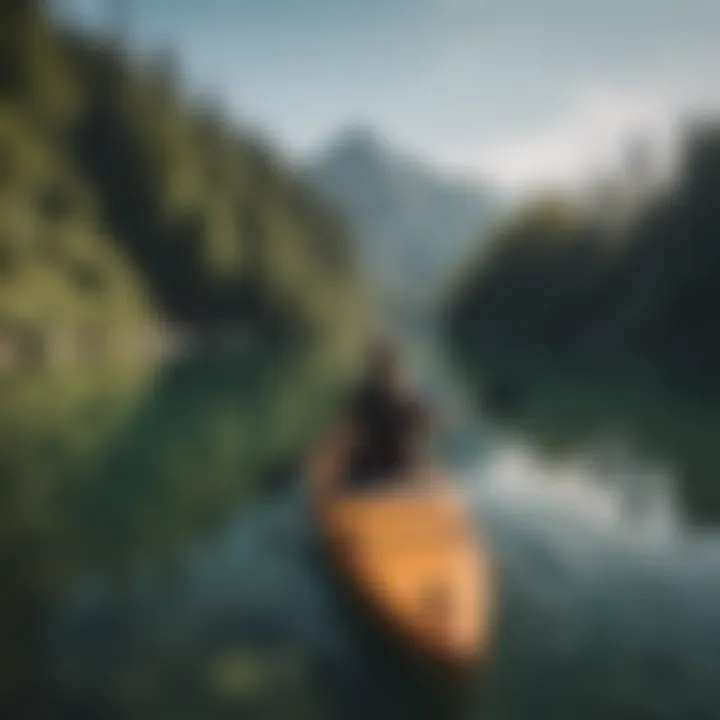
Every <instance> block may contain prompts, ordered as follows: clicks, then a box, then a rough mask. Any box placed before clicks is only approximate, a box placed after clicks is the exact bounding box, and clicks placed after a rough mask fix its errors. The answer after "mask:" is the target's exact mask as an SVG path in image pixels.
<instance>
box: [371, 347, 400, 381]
mask: <svg viewBox="0 0 720 720" xmlns="http://www.w3.org/2000/svg"><path fill="white" fill-rule="evenodd" d="M368 374H369V375H370V377H371V378H372V380H373V381H374V382H376V383H378V384H380V385H383V386H386V387H392V388H394V389H400V388H402V387H403V386H404V384H405V376H404V372H403V367H402V362H401V360H400V356H399V354H398V353H397V351H396V350H395V349H394V348H393V347H392V346H391V345H389V344H388V343H385V342H378V343H376V344H375V345H374V346H373V347H372V348H371V350H370V356H369V369H368Z"/></svg>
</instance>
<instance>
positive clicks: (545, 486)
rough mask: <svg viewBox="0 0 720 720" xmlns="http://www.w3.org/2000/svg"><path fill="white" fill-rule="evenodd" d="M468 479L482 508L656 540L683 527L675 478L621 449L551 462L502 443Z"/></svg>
mask: <svg viewBox="0 0 720 720" xmlns="http://www.w3.org/2000/svg"><path fill="white" fill-rule="evenodd" d="M467 480H468V482H469V483H470V484H471V486H472V485H475V487H474V488H473V492H474V493H478V501H480V502H482V503H483V504H490V505H500V506H502V505H503V504H505V505H512V506H513V507H515V508H516V509H518V508H522V509H523V510H525V511H527V510H536V511H544V512H546V513H551V514H552V515H553V516H556V515H560V516H563V515H564V516H566V518H567V520H568V521H570V522H572V521H574V522H579V523H582V524H583V525H584V526H585V528H586V529H589V528H592V529H594V530H602V529H605V530H607V531H611V532H613V533H618V532H622V533H624V534H628V535H633V536H635V537H639V536H650V537H652V538H655V539H657V538H660V537H672V536H674V535H675V534H676V533H677V532H678V531H679V530H680V529H681V527H682V524H683V518H682V515H681V512H680V510H679V508H678V504H677V498H676V494H675V490H676V486H675V479H674V477H673V476H672V475H671V474H670V473H669V472H668V471H667V470H665V469H664V468H661V467H656V466H654V465H652V464H650V463H643V462H641V461H639V460H638V459H636V458H632V457H631V456H630V455H629V454H628V453H627V452H626V451H624V450H623V449H622V446H615V447H612V446H611V447H608V448H604V449H598V448H595V449H594V450H588V451H584V452H582V451H581V452H577V453H576V454H575V455H574V456H572V457H569V458H567V457H566V458H562V459H558V460H556V461H550V460H548V459H546V458H545V457H543V456H541V455H540V454H539V453H538V452H537V451H536V450H534V449H533V448H532V447H531V446H529V445H525V444H521V443H518V442H515V443H513V442H505V443H501V444H499V445H498V446H497V447H495V448H494V449H493V450H492V451H491V452H490V454H489V455H488V457H487V458H485V459H483V460H482V461H481V462H480V463H479V465H478V466H476V468H475V469H474V470H473V471H472V472H471V473H470V477H469V478H467Z"/></svg>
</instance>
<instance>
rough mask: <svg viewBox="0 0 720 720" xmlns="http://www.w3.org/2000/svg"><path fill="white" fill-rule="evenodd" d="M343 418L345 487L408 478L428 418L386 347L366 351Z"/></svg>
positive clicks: (418, 454)
mask: <svg viewBox="0 0 720 720" xmlns="http://www.w3.org/2000/svg"><path fill="white" fill-rule="evenodd" d="M346 419H347V421H348V424H349V426H350V428H351V431H352V434H353V442H352V445H351V450H350V459H349V462H348V471H347V483H348V484H349V486H350V488H351V489H354V490H364V489H370V488H377V487H382V486H387V485H391V484H396V483H398V482H402V481H403V480H407V479H408V478H410V477H411V476H412V474H413V473H412V470H413V469H414V468H416V467H417V465H418V463H419V461H420V460H421V455H422V448H421V446H422V442H423V440H424V438H425V435H426V433H427V431H428V430H429V428H430V426H431V424H432V416H431V413H430V410H429V408H428V407H427V406H426V405H425V404H424V403H423V401H422V400H421V399H420V398H419V397H418V395H417V393H416V392H415V391H414V389H413V388H412V387H411V384H410V383H409V381H408V378H407V376H406V374H405V371H404V368H403V367H402V364H401V362H400V359H399V357H398V355H397V354H396V353H395V352H394V351H393V350H392V348H390V347H389V346H386V345H381V346H378V347H376V348H375V349H374V351H373V352H372V355H371V360H370V365H369V369H368V371H367V372H366V375H365V378H364V379H363V381H362V382H361V384H360V386H359V387H358V388H357V390H356V391H355V393H354V395H353V396H352V398H351V399H350V402H349V405H348V408H347V418H346Z"/></svg>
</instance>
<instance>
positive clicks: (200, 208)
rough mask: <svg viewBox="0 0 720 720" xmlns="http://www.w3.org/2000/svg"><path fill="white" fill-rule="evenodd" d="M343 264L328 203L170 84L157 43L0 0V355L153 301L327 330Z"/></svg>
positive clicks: (93, 335) (126, 316) (85, 334)
mask: <svg viewBox="0 0 720 720" xmlns="http://www.w3.org/2000/svg"><path fill="white" fill-rule="evenodd" d="M351 265H352V262H351V259H350V258H349V257H348V253H347V251H346V246H345V242H344V238H343V231H342V228H341V226H340V224H339V222H338V221H336V219H335V218H334V217H333V215H332V214H331V213H329V212H328V211H326V210H325V209H324V208H323V207H321V206H320V205H319V204H318V203H317V202H315V200H314V199H313V198H312V197H311V196H310V195H309V194H308V193H307V192H306V190H305V188H304V187H303V185H302V184H301V182H300V181H298V180H297V179H295V178H294V177H293V176H292V175H291V173H290V172H289V171H288V170H287V169H285V168H284V167H282V166H281V164H280V163H279V162H278V160H277V159H276V158H275V157H274V156H273V154H272V153H271V152H270V151H269V150H268V149H267V148H266V147H264V146H263V145H262V144H261V143H259V142H257V141H255V140H253V139H252V138H248V137H245V136H243V135H241V134H239V133H238V132H236V131H234V130H233V129H232V127H231V125H230V123H228V122H227V120H226V118H225V117H224V116H223V113H222V111H221V110H219V109H216V108H207V107H198V106H197V104H195V105H193V103H191V102H189V101H188V100H186V99H185V98H184V96H183V89H182V83H181V80H180V79H179V78H178V77H177V72H176V71H175V69H174V67H173V62H172V59H171V58H162V59H155V60H145V61H143V62H142V63H140V62H139V61H134V60H131V59H130V58H129V57H128V56H127V55H126V54H125V53H124V52H123V51H122V50H121V49H119V48H118V47H117V46H115V45H114V44H113V43H112V42H110V41H108V40H103V41H91V40H90V39H88V38H80V37H77V36H74V35H71V34H70V32H69V31H67V30H63V31H61V30H59V29H58V28H56V27H55V26H54V25H53V24H52V23H51V21H50V20H49V19H48V17H47V13H46V11H45V9H44V7H43V3H41V2H39V0H8V1H6V2H3V4H2V5H1V6H0V274H1V276H2V282H1V283H0V356H1V355H3V352H4V353H5V354H7V353H8V352H9V351H10V350H14V349H15V348H20V349H21V350H22V351H23V352H26V353H27V352H29V351H34V352H36V353H41V352H45V351H47V349H48V347H47V346H50V347H52V346H53V345H54V344H57V343H56V341H57V339H58V338H59V337H65V338H67V337H68V336H69V337H72V338H73V344H74V345H75V346H77V345H78V342H79V340H78V339H79V338H83V341H82V342H83V343H84V347H88V346H91V345H98V344H103V343H105V342H107V341H108V339H109V338H110V337H111V336H115V335H122V336H123V337H127V335H128V334H131V333H132V332H134V331H135V330H137V329H138V328H141V327H147V326H148V325H150V324H154V323H155V322H156V320H157V319H158V318H159V319H162V320H166V321H169V322H170V323H177V324H182V325H185V326H187V325H190V326H192V327H193V328H195V329H198V328H206V327H207V326H216V325H218V324H221V325H223V326H232V327H235V326H236V325H242V326H243V327H245V328H246V329H248V328H252V329H253V330H254V331H255V336H259V335H262V336H263V337H265V336H273V337H275V336H283V337H290V336H291V337H293V338H305V339H307V338H312V339H318V338H322V337H328V336H330V335H333V334H334V332H335V330H336V329H337V328H348V327H349V326H351V325H352V324H353V322H354V321H355V319H356V317H357V313H358V312H359V307H360V303H359V302H358V300H357V291H356V287H355V283H354V281H353V277H352V267H351ZM0 364H1V363H0Z"/></svg>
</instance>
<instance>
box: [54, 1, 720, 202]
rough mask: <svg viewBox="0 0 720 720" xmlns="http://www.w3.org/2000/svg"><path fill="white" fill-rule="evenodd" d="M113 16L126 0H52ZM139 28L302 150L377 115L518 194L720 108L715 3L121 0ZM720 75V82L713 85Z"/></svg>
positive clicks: (405, 140) (421, 146) (99, 18)
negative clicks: (689, 113) (637, 135)
mask: <svg viewBox="0 0 720 720" xmlns="http://www.w3.org/2000/svg"><path fill="white" fill-rule="evenodd" d="M56 4H57V5H58V6H60V7H61V8H62V11H63V12H64V13H65V14H67V15H69V16H71V17H73V18H78V19H80V20H81V21H83V22H89V23H93V24H95V23H106V22H107V20H108V18H111V17H113V8H117V7H118V6H120V5H122V4H123V3H122V0H57V2H56ZM124 5H125V6H126V7H127V14H128V18H129V27H130V31H131V33H130V34H131V37H132V38H133V41H134V42H135V43H136V44H138V45H141V46H142V47H143V48H145V49H148V48H150V49H151V48H172V49H174V50H175V51H176V52H177V54H178V55H179V58H180V61H181V65H182V68H183V70H184V73H185V75H186V77H188V79H189V80H190V82H191V84H192V86H193V87H195V88H198V89H206V90H209V91H212V92H213V93H214V94H215V95H217V96H219V97H220V98H222V100H223V102H224V103H226V104H227V105H228V107H229V108H231V109H232V111H233V112H234V113H237V114H238V115H239V116H241V117H243V118H245V119H247V120H250V121H251V122H253V123H255V124H258V125H260V126H261V127H262V128H264V129H265V130H266V131H267V132H268V133H269V134H270V135H271V137H272V138H273V139H275V140H276V141H277V142H278V143H279V144H280V145H282V146H283V147H285V148H286V149H287V150H288V151H289V152H292V153H306V152H309V151H311V150H312V149H314V148H316V147H318V146H320V145H321V144H322V143H324V142H326V141H327V140H328V139H329V138H330V137H331V136H332V135H333V134H335V133H336V132H337V131H338V130H340V129H342V128H343V127H344V126H347V125H349V124H355V123H357V122H364V123H367V124H370V125H373V126H375V127H377V128H378V130H379V131H381V132H382V133H384V134H386V135H387V136H388V137H389V138H390V139H392V140H393V141H394V142H395V143H396V144H398V145H399V146H400V147H403V148H406V149H408V150H411V151H415V152H417V153H418V154H421V155H423V156H424V157H425V158H427V159H429V160H431V161H434V162H436V163H437V164H439V165H442V166H445V167H448V168H452V169H456V170H459V171H462V172H465V173H470V174H477V175H479V176H486V177H489V178H490V179H491V180H492V181H493V182H495V183H497V184H499V185H502V186H505V187H507V188H509V189H511V190H516V189H519V188H525V187H527V186H529V185H533V184H536V183H538V182H543V181H546V180H547V181H551V182H553V181H554V182H558V183H562V182H570V181H572V180H573V179H574V178H575V177H577V176H579V175H580V174H582V173H586V172H588V171H592V172H595V171H598V170H599V169H600V168H601V167H602V166H603V164H604V163H606V162H608V161H609V159H610V158H611V156H612V154H613V151H614V149H615V148H616V147H617V145H618V140H619V138H621V137H623V136H624V135H625V134H627V132H628V131H629V130H632V129H633V128H643V129H646V130H647V131H648V132H651V133H653V134H655V135H663V134H666V133H667V132H668V130H669V127H668V126H669V124H672V123H675V121H676V118H677V115H678V113H679V112H681V111H683V110H685V109H686V108H688V107H689V106H691V105H693V104H697V103H702V104H705V105H712V104H713V103H714V102H715V100H716V98H717V97H718V93H720V83H717V81H716V79H715V76H716V75H717V70H718V69H720V0H125V2H124ZM716 88H717V89H716Z"/></svg>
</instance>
